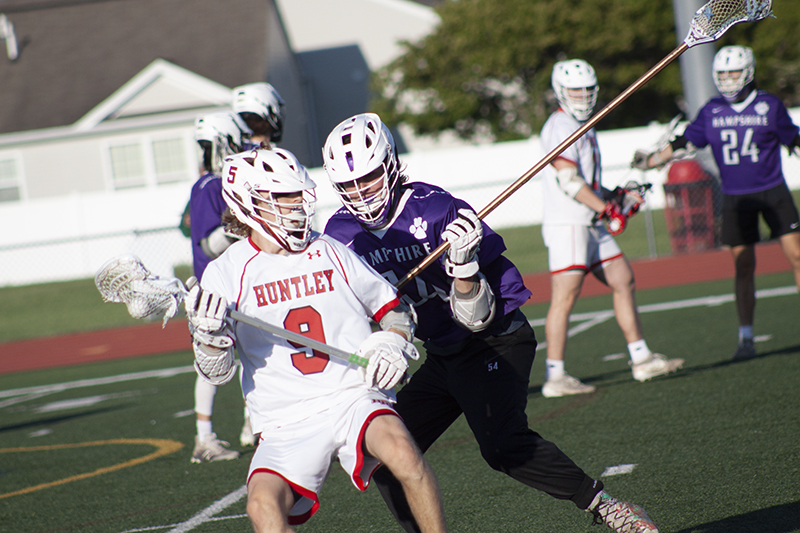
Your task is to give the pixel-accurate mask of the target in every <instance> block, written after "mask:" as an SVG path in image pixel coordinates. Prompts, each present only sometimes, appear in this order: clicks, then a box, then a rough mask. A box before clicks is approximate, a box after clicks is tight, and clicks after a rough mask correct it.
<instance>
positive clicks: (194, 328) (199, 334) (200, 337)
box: [184, 276, 233, 348]
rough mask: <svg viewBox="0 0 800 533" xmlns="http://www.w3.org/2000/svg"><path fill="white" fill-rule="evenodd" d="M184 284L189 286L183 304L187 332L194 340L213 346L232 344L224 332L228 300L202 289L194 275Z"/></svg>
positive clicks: (224, 346) (222, 346)
mask: <svg viewBox="0 0 800 533" xmlns="http://www.w3.org/2000/svg"><path fill="white" fill-rule="evenodd" d="M186 286H187V287H189V294H187V295H186V298H185V300H184V305H185V306H186V316H187V317H188V319H189V332H190V333H191V334H192V337H193V338H194V340H195V341H196V342H198V343H200V344H205V345H208V346H213V347H214V348H228V347H230V346H233V339H231V337H230V335H228V334H227V333H225V326H226V323H225V314H226V313H227V311H228V301H227V300H226V299H225V298H224V297H222V296H220V295H218V294H214V293H212V292H209V291H204V290H203V289H202V288H201V287H200V284H199V283H198V282H197V278H195V277H194V276H192V277H191V278H189V279H188V280H187V281H186Z"/></svg>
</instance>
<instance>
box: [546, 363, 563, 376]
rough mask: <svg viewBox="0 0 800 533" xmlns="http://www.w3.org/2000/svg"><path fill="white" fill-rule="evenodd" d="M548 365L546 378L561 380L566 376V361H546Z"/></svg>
mask: <svg viewBox="0 0 800 533" xmlns="http://www.w3.org/2000/svg"><path fill="white" fill-rule="evenodd" d="M545 362H546V364H547V371H546V374H545V375H546V377H547V379H548V380H550V379H560V378H561V377H563V376H564V360H563V359H562V360H560V361H559V360H558V359H545Z"/></svg>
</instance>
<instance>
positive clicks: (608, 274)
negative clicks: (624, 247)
mask: <svg viewBox="0 0 800 533" xmlns="http://www.w3.org/2000/svg"><path fill="white" fill-rule="evenodd" d="M593 273H594V275H595V276H596V277H597V279H599V280H600V281H601V282H603V283H605V284H606V285H608V287H609V288H610V289H611V294H612V300H613V303H614V315H615V316H616V317H617V323H618V324H619V328H620V329H621V330H622V335H623V336H624V337H625V341H626V342H627V343H628V344H630V343H632V342H636V341H639V340H642V339H643V338H644V334H643V333H642V321H641V319H640V318H639V311H638V309H637V308H636V283H635V281H634V278H633V269H631V265H630V263H628V260H627V259H626V258H625V256H622V257H618V258H616V259H612V260H611V261H608V262H605V263H603V265H602V267H601V268H598V269H595V270H594V271H593Z"/></svg>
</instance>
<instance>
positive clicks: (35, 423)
mask: <svg viewBox="0 0 800 533" xmlns="http://www.w3.org/2000/svg"><path fill="white" fill-rule="evenodd" d="M120 409H124V407H123V406H119V405H118V406H114V407H103V408H100V409H92V410H91V411H84V412H82V413H76V414H73V415H62V416H52V417H50V418H41V419H39V420H31V421H30V422H24V423H21V424H11V425H8V426H0V433H3V432H5V431H14V430H17V429H26V428H28V429H30V428H35V427H39V426H50V425H53V424H58V423H59V422H66V421H67V420H75V419H76V418H83V417H85V416H93V415H98V414H101V413H109V412H111V411H119V410H120Z"/></svg>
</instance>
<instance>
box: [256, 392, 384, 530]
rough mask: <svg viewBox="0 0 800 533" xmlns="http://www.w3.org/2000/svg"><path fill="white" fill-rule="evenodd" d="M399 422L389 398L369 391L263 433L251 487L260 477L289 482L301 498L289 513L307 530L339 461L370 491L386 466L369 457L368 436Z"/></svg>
mask: <svg viewBox="0 0 800 533" xmlns="http://www.w3.org/2000/svg"><path fill="white" fill-rule="evenodd" d="M385 414H391V415H394V416H399V415H398V414H397V411H395V410H394V406H393V404H392V402H391V400H390V398H388V397H387V396H385V395H384V394H382V393H381V392H378V391H376V390H364V392H363V394H362V395H360V396H359V397H357V398H356V399H354V400H353V401H352V402H347V403H345V404H339V405H335V406H332V407H331V408H330V409H327V410H325V411H324V412H321V413H318V414H316V415H314V416H311V417H309V418H305V419H303V420H300V421H298V422H295V423H292V424H288V425H284V426H281V427H279V428H277V429H271V430H268V431H266V432H262V433H261V440H260V441H259V443H258V447H257V448H256V451H255V453H254V454H253V459H252V460H251V461H250V472H249V473H248V475H247V480H248V482H249V481H250V479H251V478H252V476H253V474H255V473H256V472H269V473H272V474H275V475H277V476H279V477H281V478H283V479H284V480H285V481H286V482H287V483H288V484H289V485H290V486H291V487H292V489H294V490H295V492H297V493H298V494H300V495H301V498H300V499H299V500H298V501H297V502H295V504H294V506H293V507H292V510H291V511H290V513H289V523H290V524H293V525H294V524H302V523H304V522H305V521H307V520H308V519H309V518H311V516H312V515H313V514H314V513H316V512H317V509H318V508H319V490H320V488H321V487H322V483H323V482H324V481H325V478H326V477H327V476H328V471H329V469H330V466H331V458H333V457H337V458H338V459H339V463H340V464H341V465H342V468H343V469H344V470H345V472H347V473H348V474H349V475H350V479H351V480H352V481H353V484H354V485H355V486H356V487H357V488H358V489H359V490H362V491H363V490H366V488H367V485H369V480H370V478H371V477H372V473H373V472H374V471H375V469H376V468H378V466H379V465H380V462H379V461H378V460H377V459H375V458H373V457H369V456H365V455H364V452H363V449H364V446H363V443H364V434H365V433H366V430H367V426H368V425H369V423H370V422H371V421H372V420H373V419H374V418H375V417H377V416H380V415H385Z"/></svg>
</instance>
